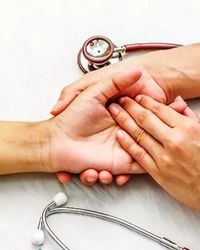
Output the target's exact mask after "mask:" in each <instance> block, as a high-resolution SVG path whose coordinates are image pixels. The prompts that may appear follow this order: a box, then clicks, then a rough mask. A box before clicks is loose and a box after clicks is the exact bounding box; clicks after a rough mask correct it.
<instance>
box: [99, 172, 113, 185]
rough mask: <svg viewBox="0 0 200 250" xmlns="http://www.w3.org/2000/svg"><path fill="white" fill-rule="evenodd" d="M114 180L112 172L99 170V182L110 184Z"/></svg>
mask: <svg viewBox="0 0 200 250" xmlns="http://www.w3.org/2000/svg"><path fill="white" fill-rule="evenodd" d="M112 181H113V176H112V174H111V173H110V172H108V171H101V172H99V182H100V183H101V184H104V185H108V184H110V183H112Z"/></svg>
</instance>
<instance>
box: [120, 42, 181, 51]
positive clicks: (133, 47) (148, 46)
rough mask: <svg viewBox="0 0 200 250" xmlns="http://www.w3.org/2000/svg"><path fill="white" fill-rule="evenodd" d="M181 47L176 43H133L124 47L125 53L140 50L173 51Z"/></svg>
mask: <svg viewBox="0 0 200 250" xmlns="http://www.w3.org/2000/svg"><path fill="white" fill-rule="evenodd" d="M179 46H182V45H180V44H176V43H133V44H127V45H124V47H125V49H126V53H129V52H134V51H140V50H163V49H173V48H177V47H179Z"/></svg>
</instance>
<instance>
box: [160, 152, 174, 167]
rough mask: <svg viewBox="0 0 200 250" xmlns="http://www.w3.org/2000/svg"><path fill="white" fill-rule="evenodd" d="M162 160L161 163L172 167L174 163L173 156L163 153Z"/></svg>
mask: <svg viewBox="0 0 200 250" xmlns="http://www.w3.org/2000/svg"><path fill="white" fill-rule="evenodd" d="M160 161H161V165H163V166H165V167H170V166H171V165H172V160H171V158H170V157H169V156H168V155H166V154H162V155H161V156H160Z"/></svg>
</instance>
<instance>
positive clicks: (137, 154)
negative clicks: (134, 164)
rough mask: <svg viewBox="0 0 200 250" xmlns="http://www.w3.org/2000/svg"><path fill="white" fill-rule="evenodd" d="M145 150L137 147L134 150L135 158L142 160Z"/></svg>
mask: <svg viewBox="0 0 200 250" xmlns="http://www.w3.org/2000/svg"><path fill="white" fill-rule="evenodd" d="M144 155H145V152H144V150H142V149H137V150H135V152H134V156H135V158H136V159H137V160H142V159H143V158H144Z"/></svg>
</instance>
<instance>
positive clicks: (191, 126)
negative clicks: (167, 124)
mask: <svg viewBox="0 0 200 250" xmlns="http://www.w3.org/2000/svg"><path fill="white" fill-rule="evenodd" d="M184 129H185V130H186V131H187V132H188V133H190V134H195V133H196V132H197V131H198V130H199V124H198V128H197V125H196V123H195V122H193V121H190V122H188V123H186V124H185V125H184Z"/></svg>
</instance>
